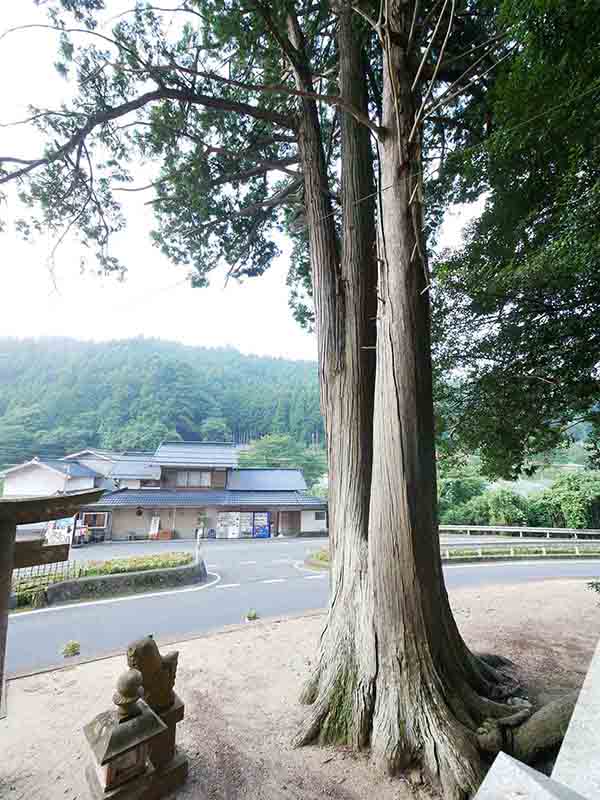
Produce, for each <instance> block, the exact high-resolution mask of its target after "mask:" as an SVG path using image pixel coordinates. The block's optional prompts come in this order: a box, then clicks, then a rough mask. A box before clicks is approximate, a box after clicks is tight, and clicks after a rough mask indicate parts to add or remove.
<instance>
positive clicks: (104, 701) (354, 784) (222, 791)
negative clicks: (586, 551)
mask: <svg viewBox="0 0 600 800" xmlns="http://www.w3.org/2000/svg"><path fill="white" fill-rule="evenodd" d="M596 598H597V596H596V595H594V594H593V593H592V592H590V591H589V590H587V589H586V587H585V583H584V582H583V581H567V580H556V581H546V582H543V583H531V584H528V585H519V586H492V587H486V588H485V589H461V590H458V591H454V592H453V593H451V596H450V599H451V602H452V605H453V608H454V612H455V614H456V617H457V620H458V623H459V626H460V628H461V631H462V633H463V635H464V637H465V639H466V641H467V643H468V644H469V645H470V646H471V647H472V648H473V649H475V650H480V651H483V652H494V653H501V654H503V655H505V656H507V657H508V658H510V659H512V660H513V661H515V662H516V663H517V664H518V666H519V669H520V671H521V674H522V675H523V676H524V677H525V678H526V680H527V681H528V683H529V685H530V686H531V689H532V692H533V695H534V696H537V697H538V699H539V700H540V701H545V700H547V699H550V698H551V697H554V696H557V695H559V694H560V693H562V692H564V691H565V690H567V689H571V688H576V687H579V686H580V685H581V683H582V681H583V677H584V675H585V672H586V670H587V665H588V663H589V660H590V658H591V655H592V652H593V648H594V646H595V643H596V641H597V640H598V638H599V637H600V608H599V607H598V605H597V599H596ZM323 619H324V617H323V615H322V614H313V615H306V616H303V617H299V618H294V619H289V620H281V621H272V620H271V621H265V622H260V621H259V622H256V623H248V624H245V625H240V626H235V627H234V628H230V629H228V630H225V631H222V632H220V633H218V634H212V635H208V636H204V637H202V638H198V639H194V640H190V641H187V642H182V643H179V644H178V645H177V649H179V651H180V656H179V665H180V666H179V672H178V676H177V684H176V688H177V690H178V692H179V694H180V695H181V697H182V698H183V699H184V700H185V703H186V716H185V719H184V721H183V722H182V723H181V724H180V726H179V743H180V745H181V747H182V749H183V750H185V751H186V753H187V755H188V757H189V759H190V777H189V779H188V783H187V784H186V786H185V787H184V788H183V789H181V790H180V791H179V792H178V794H177V797H178V798H181V799H182V800H184V799H185V800H192V798H194V800H199V799H200V798H202V799H204V798H208V799H210V800H238V799H239V800H241V799H242V798H244V799H245V800H250V798H252V800H281V798H290V800H300V798H302V800H317V798H322V797H327V798H334V800H359V799H360V800H362V799H363V798H365V797H376V798H377V799H378V800H413V798H414V799H415V800H416V798H425V797H429V796H430V795H428V793H427V791H426V789H425V788H423V787H420V788H419V787H414V786H412V785H411V784H409V783H408V781H406V780H404V779H402V778H400V779H390V778H387V777H382V776H380V775H378V774H377V773H376V772H375V771H374V770H373V768H372V767H371V765H370V764H369V761H368V757H367V756H366V755H359V756H357V755H354V754H352V753H350V752H349V751H347V750H344V749H339V748H338V749H334V748H317V747H307V748H303V749H300V750H293V749H292V748H291V747H290V746H289V741H290V738H291V736H292V734H293V731H294V728H295V726H296V725H297V723H298V721H299V720H300V718H301V715H302V713H303V710H302V707H301V706H299V705H298V703H297V696H298V690H299V687H300V685H301V682H302V680H303V678H304V677H305V676H306V674H307V672H308V669H309V667H310V662H311V660H312V659H313V658H314V654H315V652H316V646H317V641H318V637H319V633H320V630H321V627H322V624H323ZM144 627H148V630H145V629H144ZM146 632H148V633H150V632H151V622H150V621H148V623H146V626H144V624H143V623H142V625H141V626H140V634H141V635H142V634H144V633H146ZM124 665H125V659H124V657H123V656H120V657H118V658H110V659H105V660H102V661H95V662H91V663H88V664H79V665H74V666H70V667H67V668H65V669H62V670H57V671H54V672H48V673H44V674H40V675H35V676H31V677H28V678H21V679H19V680H15V681H12V682H11V683H10V684H9V693H8V717H7V719H5V720H2V721H0V753H1V754H2V758H1V761H0V797H2V798H3V800H83V798H87V797H88V796H89V794H88V789H87V785H86V783H85V778H84V767H85V764H86V762H87V759H88V751H87V745H86V742H85V740H84V737H83V734H82V732H81V729H82V726H83V724H85V723H86V722H87V721H89V720H90V719H91V718H92V717H94V716H95V715H96V714H97V713H99V712H100V711H102V710H104V709H105V708H107V707H109V706H110V698H111V695H112V692H113V687H114V684H115V680H116V678H117V676H118V675H119V673H120V672H121V671H122V669H123V668H124Z"/></svg>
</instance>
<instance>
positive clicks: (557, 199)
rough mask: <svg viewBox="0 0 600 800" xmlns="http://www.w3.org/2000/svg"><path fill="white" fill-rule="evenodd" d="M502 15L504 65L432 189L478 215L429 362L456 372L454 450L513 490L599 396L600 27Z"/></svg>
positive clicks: (440, 268) (525, 11)
mask: <svg viewBox="0 0 600 800" xmlns="http://www.w3.org/2000/svg"><path fill="white" fill-rule="evenodd" d="M499 8H500V11H501V13H500V18H499V22H500V25H501V26H504V27H505V29H507V30H509V31H510V36H509V39H510V41H511V42H512V43H513V44H514V51H513V57H512V58H510V59H508V60H506V61H505V62H504V63H503V64H502V65H501V66H500V67H499V68H498V69H496V70H494V72H493V76H492V77H491V82H490V84H489V85H488V88H489V91H487V92H482V94H481V97H480V99H479V101H478V103H477V102H476V103H475V104H474V105H472V106H471V109H470V114H471V117H470V121H469V119H465V115H461V116H462V118H461V119H460V120H457V122H458V123H459V124H460V126H461V127H460V133H459V134H457V135H456V137H455V139H454V145H455V146H454V148H453V150H452V152H451V153H450V155H449V157H448V158H447V159H446V162H445V165H444V168H443V169H442V171H441V178H440V181H439V182H438V186H437V190H438V192H441V193H442V194H443V195H444V201H445V202H447V201H448V200H449V199H450V200H452V201H458V202H461V201H466V200H473V199H475V198H477V197H478V196H480V195H481V193H482V192H485V193H486V195H485V197H486V202H485V206H484V209H483V212H482V213H481V215H480V216H479V217H478V218H477V219H476V220H475V222H474V223H473V224H472V225H471V226H470V227H469V228H468V230H467V235H466V240H465V244H464V246H463V247H462V248H460V249H459V250H458V251H457V252H455V253H453V254H451V255H448V254H445V255H443V256H442V258H441V259H440V260H439V263H438V265H437V269H436V278H437V281H438V290H437V293H436V295H435V300H436V307H435V318H436V346H435V349H436V352H435V360H436V361H437V365H438V368H439V369H443V370H444V372H446V373H448V371H452V370H453V369H457V368H458V369H460V376H461V387H460V391H458V392H456V393H455V396H454V398H453V399H454V406H453V419H452V425H451V427H452V430H453V432H454V437H455V438H456V439H457V440H459V441H460V442H461V443H462V445H463V448H464V449H465V450H466V451H467V452H473V451H474V450H475V449H478V450H479V451H480V453H481V457H482V461H483V469H484V471H485V472H486V474H489V475H490V476H503V477H514V476H516V475H517V474H518V472H519V471H520V470H522V469H523V468H524V466H525V465H526V464H527V462H528V461H531V460H534V458H533V457H534V456H535V454H536V453H539V452H543V451H548V450H551V449H552V448H553V447H555V446H556V445H557V444H559V443H560V442H561V439H562V436H563V434H562V429H563V427H564V426H565V425H566V424H568V423H570V422H571V421H572V420H573V419H576V418H579V417H584V416H585V415H586V414H588V413H589V411H590V408H592V407H593V406H594V405H595V404H596V403H597V402H598V398H599V397H600V386H599V384H598V375H597V362H598V341H597V337H596V335H595V334H594V333H591V332H594V331H597V330H598V329H600V270H599V269H598V263H599V261H600V230H599V228H598V225H597V223H596V222H595V220H598V218H599V217H600V148H599V147H598V140H599V136H600V117H599V115H598V113H597V109H598V104H599V102H600V80H599V79H598V75H599V73H600V49H599V48H598V41H599V40H600V16H599V15H598V13H597V8H596V7H595V5H594V3H590V2H588V0H572V1H571V2H568V3H566V2H559V1H558V0H538V1H537V2H535V3H532V2H529V0H502V2H500V3H499ZM477 110H478V111H479V113H476V112H477ZM478 119H487V120H488V124H487V130H485V129H483V130H482V127H481V126H480V125H476V124H473V121H476V120H478ZM465 122H466V123H467V124H466V125H464V124H463V123H465ZM444 192H445V193H444ZM440 202H441V201H440ZM442 205H443V202H442Z"/></svg>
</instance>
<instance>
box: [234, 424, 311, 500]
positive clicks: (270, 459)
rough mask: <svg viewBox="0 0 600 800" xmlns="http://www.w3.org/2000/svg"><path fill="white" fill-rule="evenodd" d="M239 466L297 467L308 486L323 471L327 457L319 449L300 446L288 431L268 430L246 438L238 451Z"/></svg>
mask: <svg viewBox="0 0 600 800" xmlns="http://www.w3.org/2000/svg"><path fill="white" fill-rule="evenodd" d="M239 466H240V467H272V468H277V467H279V468H282V469H299V470H302V473H303V475H304V479H305V480H306V483H307V486H308V487H309V488H310V487H312V486H313V485H314V484H315V483H317V481H318V480H319V479H320V478H322V477H323V475H324V474H325V472H326V471H327V459H326V456H325V452H324V451H323V450H319V449H317V448H315V447H303V446H302V445H301V444H298V442H297V441H295V440H294V439H293V438H292V437H291V436H289V435H286V434H280V433H272V434H268V435H267V436H263V437H262V438H260V439H257V440H255V441H252V442H250V444H249V446H248V449H247V450H242V451H241V452H240V455H239Z"/></svg>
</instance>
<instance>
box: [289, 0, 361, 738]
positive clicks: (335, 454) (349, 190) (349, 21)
mask: <svg viewBox="0 0 600 800" xmlns="http://www.w3.org/2000/svg"><path fill="white" fill-rule="evenodd" d="M337 6H338V8H337V10H338V12H339V20H338V49H339V70H340V71H339V84H340V94H341V95H342V96H343V97H344V98H345V99H346V100H347V101H349V102H350V103H352V105H353V106H355V107H356V108H359V109H361V110H362V111H365V112H366V109H367V91H366V83H365V77H364V73H365V69H364V63H363V55H362V53H361V49H360V47H359V46H358V45H357V43H356V40H357V37H358V30H357V24H358V23H359V22H360V20H359V18H358V17H357V16H355V15H354V14H353V12H352V10H351V8H350V6H349V5H348V4H347V3H345V2H344V3H342V4H337ZM340 128H341V149H342V159H341V163H342V172H341V201H342V244H341V260H340V263H339V268H338V272H337V276H336V284H335V296H336V297H337V298H338V303H339V306H337V307H336V309H335V312H337V313H338V314H339V315H340V317H341V319H340V322H339V326H337V327H336V328H335V329H331V319H330V318H329V319H328V315H329V314H330V313H331V312H332V310H333V309H332V308H331V298H330V297H325V296H323V294H322V293H321V291H320V290H321V288H322V287H321V283H320V279H319V276H318V275H317V274H314V278H313V281H314V282H315V283H316V287H315V288H316V292H315V306H316V312H317V320H318V332H319V342H320V365H321V392H322V406H323V411H324V416H325V424H326V430H327V447H328V462H329V520H330V524H329V531H330V535H329V540H330V542H329V543H330V554H331V565H332V566H331V594H330V607H329V614H328V618H327V623H326V627H325V630H324V631H323V634H322V637H321V642H320V648H319V655H318V658H317V666H316V669H315V670H314V673H313V674H312V675H311V677H310V679H309V681H308V683H307V685H306V687H305V689H304V692H303V699H304V701H305V702H308V703H311V704H312V708H311V710H310V713H309V715H308V716H307V718H306V720H305V723H304V725H303V727H302V729H301V731H300V732H299V733H298V736H297V738H296V741H297V743H303V742H308V741H312V740H313V739H315V738H317V737H319V738H320V739H321V740H322V741H344V742H350V743H352V744H353V745H354V746H356V747H363V746H365V744H367V743H368V739H369V732H370V724H371V715H372V710H373V704H374V700H375V696H374V679H375V673H376V667H377V665H376V660H375V638H374V627H373V615H372V603H371V602H370V598H371V593H370V590H369V587H368V523H369V501H370V489H371V469H372V429H373V392H374V383H375V352H374V346H375V334H376V324H375V316H376V312H377V298H376V277H377V260H376V234H375V209H374V184H373V156H372V149H371V143H370V138H369V131H368V129H367V128H366V127H364V126H363V125H360V124H359V123H358V122H356V120H355V119H354V118H353V117H352V116H351V115H350V114H347V113H343V112H342V113H341V117H340ZM309 186H310V184H307V204H308V206H309V209H310V206H311V205H312V204H313V203H314V205H315V206H317V205H318V203H316V202H314V197H313V196H312V195H311V194H309ZM316 213H317V214H318V213H319V212H316ZM313 220H315V217H313ZM313 220H311V213H310V210H309V224H310V225H311V229H312V224H313ZM315 221H317V224H318V217H317V218H316V220H315ZM317 263H318V262H317V259H314V260H313V264H317ZM332 288H333V287H332ZM335 312H334V313H335ZM334 337H335V338H334ZM337 337H339V338H337ZM336 339H337V340H336ZM335 698H340V699H341V700H342V702H340V703H338V702H336V701H335Z"/></svg>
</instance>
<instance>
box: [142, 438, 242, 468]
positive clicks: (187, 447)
mask: <svg viewBox="0 0 600 800" xmlns="http://www.w3.org/2000/svg"><path fill="white" fill-rule="evenodd" d="M238 452H239V450H238V448H237V446H236V445H235V444H227V443H220V442H163V443H162V444H159V446H158V448H157V450H156V453H155V454H154V460H155V461H156V463H157V464H161V465H162V466H165V467H237V463H238Z"/></svg>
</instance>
